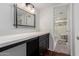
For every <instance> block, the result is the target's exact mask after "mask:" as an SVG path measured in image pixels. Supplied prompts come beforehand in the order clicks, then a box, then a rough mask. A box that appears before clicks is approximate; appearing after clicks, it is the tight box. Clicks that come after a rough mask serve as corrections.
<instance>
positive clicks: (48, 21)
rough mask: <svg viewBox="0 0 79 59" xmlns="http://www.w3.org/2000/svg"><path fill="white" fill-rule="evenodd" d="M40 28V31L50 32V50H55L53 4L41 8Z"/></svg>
mask: <svg viewBox="0 0 79 59" xmlns="http://www.w3.org/2000/svg"><path fill="white" fill-rule="evenodd" d="M39 16H40V17H39V19H40V20H39V21H40V24H39V28H40V31H48V32H50V34H51V35H50V40H49V50H53V47H54V46H53V45H54V42H53V37H52V36H53V5H51V6H47V7H45V8H42V9H41V10H40V15H39Z"/></svg>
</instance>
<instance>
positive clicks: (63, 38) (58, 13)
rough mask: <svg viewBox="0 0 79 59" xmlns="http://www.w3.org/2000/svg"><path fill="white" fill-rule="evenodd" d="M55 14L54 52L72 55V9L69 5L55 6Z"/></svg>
mask: <svg viewBox="0 0 79 59" xmlns="http://www.w3.org/2000/svg"><path fill="white" fill-rule="evenodd" d="M53 10H54V11H53V13H54V40H55V42H56V46H55V49H54V51H56V52H59V53H65V54H68V55H70V54H71V51H70V32H69V31H70V28H69V27H70V25H69V24H70V18H69V17H70V7H69V4H64V5H61V6H55V7H54V9H53Z"/></svg>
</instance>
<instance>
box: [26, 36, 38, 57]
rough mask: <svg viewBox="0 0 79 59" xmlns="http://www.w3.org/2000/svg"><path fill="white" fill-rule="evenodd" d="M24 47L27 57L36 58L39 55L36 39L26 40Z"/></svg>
mask: <svg viewBox="0 0 79 59" xmlns="http://www.w3.org/2000/svg"><path fill="white" fill-rule="evenodd" d="M26 45H27V56H38V55H39V39H38V37H36V38H32V39H30V40H28V42H27V43H26Z"/></svg>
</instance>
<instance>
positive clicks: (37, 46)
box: [26, 34, 49, 56]
mask: <svg viewBox="0 0 79 59" xmlns="http://www.w3.org/2000/svg"><path fill="white" fill-rule="evenodd" d="M26 47H27V56H39V55H43V52H45V51H46V50H47V49H48V48H49V34H45V35H42V36H39V37H36V38H32V39H30V40H28V41H27V43H26Z"/></svg>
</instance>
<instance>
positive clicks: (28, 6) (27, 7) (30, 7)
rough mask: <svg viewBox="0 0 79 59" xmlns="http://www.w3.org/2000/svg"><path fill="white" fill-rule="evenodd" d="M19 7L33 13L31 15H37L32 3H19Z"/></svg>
mask: <svg viewBox="0 0 79 59" xmlns="http://www.w3.org/2000/svg"><path fill="white" fill-rule="evenodd" d="M17 7H19V8H21V9H23V10H25V11H27V12H29V13H31V14H35V8H34V5H33V4H31V3H18V4H17Z"/></svg>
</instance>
